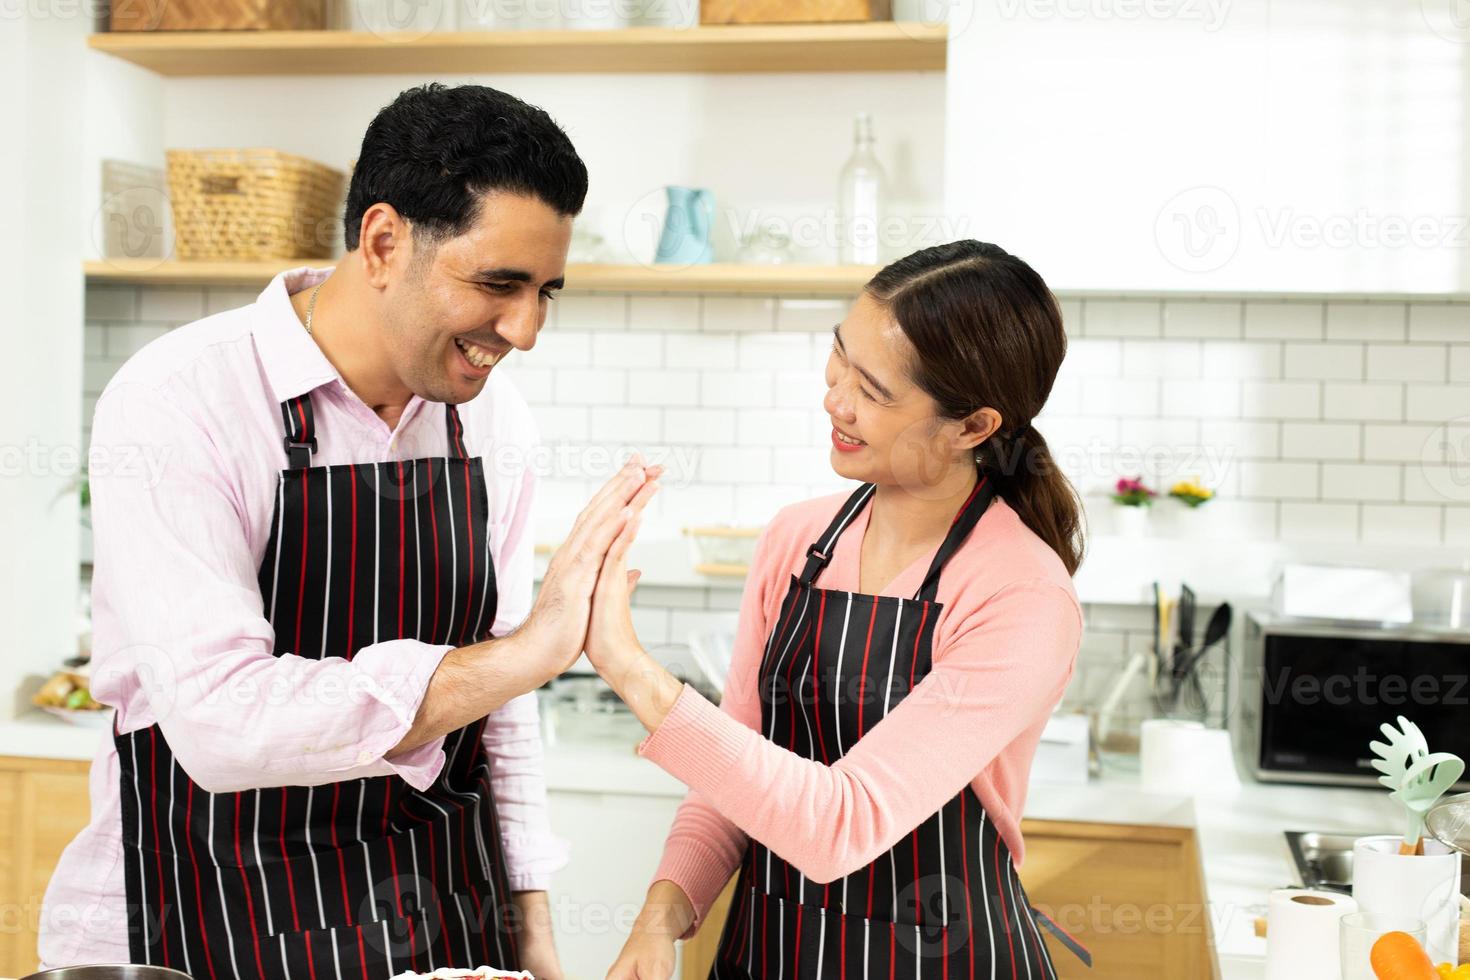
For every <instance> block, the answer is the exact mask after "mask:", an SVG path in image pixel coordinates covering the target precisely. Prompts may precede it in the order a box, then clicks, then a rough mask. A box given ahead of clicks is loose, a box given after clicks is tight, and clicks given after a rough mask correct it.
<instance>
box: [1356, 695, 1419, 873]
mask: <svg viewBox="0 0 1470 980" xmlns="http://www.w3.org/2000/svg"><path fill="white" fill-rule="evenodd" d="M1398 722H1399V727H1398V728H1394V727H1393V726H1392V725H1390V724H1389V723H1388V722H1384V723H1383V724H1382V725H1381V726H1379V731H1381V732H1383V737H1384V738H1386V739H1388V741H1387V742H1378V741H1373V742H1369V743H1368V748H1370V749H1372V750H1373V754H1374V755H1375V756H1376V757H1377V758H1375V759H1372V760H1370V764H1371V765H1372V766H1373V768H1374V769H1377V770H1378V771H1379V772H1380V773H1382V774H1383V775H1381V776H1379V777H1378V781H1379V782H1380V783H1381V784H1383V785H1384V786H1386V787H1388V789H1389V790H1391V791H1392V793H1393V797H1394V799H1395V800H1396V801H1397V802H1398V803H1399V805H1400V806H1402V807H1404V813H1405V816H1406V817H1407V818H1408V821H1409V823H1408V826H1409V827H1410V829H1411V830H1413V828H1414V827H1415V826H1416V825H1417V824H1416V821H1417V820H1418V817H1417V815H1416V814H1415V812H1414V811H1413V810H1411V809H1410V808H1409V804H1408V803H1407V802H1406V801H1405V799H1404V797H1402V796H1401V795H1400V794H1399V787H1400V786H1402V785H1403V784H1404V776H1405V774H1407V773H1408V771H1409V770H1410V769H1411V768H1412V767H1413V766H1414V764H1415V763H1416V762H1418V761H1419V760H1420V759H1422V758H1424V757H1425V756H1426V755H1428V754H1429V743H1428V742H1427V741H1426V740H1425V738H1424V733H1423V732H1422V731H1420V730H1419V726H1418V725H1416V724H1414V723H1413V722H1412V721H1410V720H1409V719H1407V718H1405V717H1404V716H1403V715H1399V717H1398ZM1418 840H1419V838H1418V835H1417V833H1416V834H1415V835H1414V840H1413V841H1410V840H1409V839H1408V836H1407V835H1406V836H1405V838H1404V844H1405V846H1407V847H1410V848H1412V847H1413V846H1414V845H1415V844H1417V843H1418Z"/></svg>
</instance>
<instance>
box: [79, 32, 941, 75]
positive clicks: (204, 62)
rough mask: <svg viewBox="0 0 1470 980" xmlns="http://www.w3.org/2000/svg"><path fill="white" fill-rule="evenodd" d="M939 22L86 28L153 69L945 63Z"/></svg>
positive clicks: (537, 69) (102, 47)
mask: <svg viewBox="0 0 1470 980" xmlns="http://www.w3.org/2000/svg"><path fill="white" fill-rule="evenodd" d="M947 38H948V28H947V27H946V26H945V25H942V24H941V25H928V24H921V23H896V22H893V21H880V22H874V23H863V24H810V25H808V24H803V25H797V26H790V25H779V26H778V25H771V26H765V25H748V26H747V25H741V26H721V27H698V28H692V29H689V30H679V29H675V28H666V27H633V28H628V29H625V30H617V31H462V32H449V33H430V34H425V35H422V36H420V35H417V34H402V35H394V34H384V35H379V34H374V33H371V32H365V31H364V32H357V31H218V32H206V31H197V32H196V31H158V32H137V33H133V32H118V33H101V34H94V35H92V36H91V38H90V39H89V40H88V43H89V44H90V46H91V47H92V48H93V50H96V51H103V52H106V53H107V54H110V55H114V56H116V57H119V58H123V59H125V60H127V61H131V62H132V63H134V64H136V65H140V66H142V67H144V68H147V69H150V70H152V71H156V72H158V73H159V74H160V75H171V76H184V75H365V74H373V75H383V74H394V73H406V74H422V73H429V74H432V75H434V76H439V75H452V74H466V73H476V74H481V73H491V72H493V73H497V74H498V73H512V72H516V73H519V72H529V73H536V74H548V73H588V72H836V71H943V70H944V67H945V59H946V44H945V41H946V39H947Z"/></svg>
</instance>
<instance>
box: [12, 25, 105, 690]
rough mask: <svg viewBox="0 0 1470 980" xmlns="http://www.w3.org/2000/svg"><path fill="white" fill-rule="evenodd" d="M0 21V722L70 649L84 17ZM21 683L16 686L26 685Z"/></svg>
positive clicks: (73, 586)
mask: <svg viewBox="0 0 1470 980" xmlns="http://www.w3.org/2000/svg"><path fill="white" fill-rule="evenodd" d="M29 10H30V12H29V14H28V15H27V16H26V17H25V18H24V19H8V20H5V21H4V22H0V91H3V92H4V93H5V95H6V97H5V98H4V99H3V100H0V132H3V133H4V134H5V150H4V152H0V186H4V187H7V188H10V189H11V191H12V194H11V206H10V208H9V211H8V215H7V218H8V220H7V226H6V229H5V234H4V235H0V294H3V295H4V296H5V307H4V312H3V314H0V324H3V329H4V337H5V348H6V356H5V357H4V358H3V359H0V542H3V547H4V552H5V558H4V562H3V563H0V623H4V624H5V640H4V644H5V650H4V654H3V656H0V691H3V692H5V697H4V700H0V719H6V718H9V717H11V716H12V715H13V714H14V713H15V709H16V704H15V702H14V701H12V700H11V699H12V698H13V697H17V696H18V695H19V693H20V690H21V684H20V683H19V681H20V679H21V678H22V677H25V676H27V675H28V674H33V673H39V672H45V671H49V670H50V669H51V668H52V667H54V666H55V664H56V662H57V661H58V660H60V659H61V658H63V657H65V656H69V655H70V654H71V653H72V652H74V650H75V647H76V639H75V635H76V634H75V626H74V623H75V608H76V594H77V589H76V583H77V497H76V493H75V491H74V489H72V488H71V484H72V482H73V481H74V479H75V477H76V473H77V468H78V464H79V455H80V444H79V443H80V433H81V425H80V409H81V398H82V377H81V364H82V316H83V313H82V277H81V271H80V268H79V263H80V261H81V250H82V249H81V237H80V235H79V234H78V228H79V227H80V226H81V224H82V220H81V218H82V211H83V207H84V206H83V204H82V196H83V185H82V182H83V174H82V164H81V159H82V139H81V128H80V127H79V126H77V125H75V124H74V123H70V122H68V120H67V119H66V117H65V113H66V112H68V111H70V109H69V107H71V108H74V107H76V106H79V105H81V104H82V69H81V53H82V50H83V44H84V38H85V37H86V34H87V32H88V31H89V30H90V29H91V22H90V19H89V18H87V17H84V16H83V13H82V12H81V11H79V10H78V9H76V8H75V7H72V8H65V9H64V8H62V7H60V6H46V5H40V6H39V7H32V8H29ZM29 689H30V688H27V690H29Z"/></svg>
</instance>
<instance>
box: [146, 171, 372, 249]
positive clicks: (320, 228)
mask: <svg viewBox="0 0 1470 980" xmlns="http://www.w3.org/2000/svg"><path fill="white" fill-rule="evenodd" d="M343 180H344V177H343V175H342V174H341V173H340V172H339V171H336V170H333V169H332V168H330V167H326V166H323V165H322V164H320V163H317V162H316V161H314V160H308V159H306V158H304V157H298V156H292V155H291V154H289V153H282V152H280V151H279V150H169V151H168V189H169V197H170V198H171V200H172V205H173V215H174V241H175V247H174V254H175V255H176V256H178V257H179V258H180V259H319V258H327V257H329V256H331V255H332V254H333V249H334V247H335V245H336V243H337V240H338V239H339V238H340V235H339V234H338V232H340V228H339V226H338V219H339V217H340V214H339V212H340V209H341V207H342V195H343V186H342V185H343Z"/></svg>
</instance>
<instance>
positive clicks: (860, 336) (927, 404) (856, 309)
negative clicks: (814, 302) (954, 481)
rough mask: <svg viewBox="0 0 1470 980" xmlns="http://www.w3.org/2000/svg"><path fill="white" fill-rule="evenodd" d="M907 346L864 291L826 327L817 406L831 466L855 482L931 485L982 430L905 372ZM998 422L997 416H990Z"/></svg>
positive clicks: (918, 487) (909, 486)
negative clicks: (823, 417) (827, 348)
mask: <svg viewBox="0 0 1470 980" xmlns="http://www.w3.org/2000/svg"><path fill="white" fill-rule="evenodd" d="M915 356H916V355H915V352H914V348H913V345H912V344H910V343H909V340H908V338H907V337H905V336H904V333H903V330H902V328H900V327H899V325H898V324H897V322H895V321H894V319H893V317H892V315H891V314H890V313H889V312H888V310H887V309H886V308H885V307H884V306H883V305H882V304H881V303H879V302H878V301H877V300H875V299H873V298H872V297H871V296H869V295H868V294H867V293H864V294H862V295H861V296H860V297H859V298H858V301H857V302H856V303H855V304H853V307H852V309H851V310H850V311H849V312H848V315H847V319H845V320H843V321H842V323H840V324H838V325H837V327H836V329H835V330H834V331H833V336H832V351H831V353H830V354H829V355H828V357H827V372H826V380H827V396H826V397H825V398H824V399H823V400H822V405H823V407H824V408H825V409H826V410H827V415H828V416H829V417H830V419H831V422H832V436H831V438H832V468H833V469H834V470H836V471H837V473H838V475H839V476H843V477H846V478H848V479H850V480H858V481H860V482H863V483H877V484H885V485H886V484H897V485H900V486H902V487H904V488H905V489H907V490H909V491H910V492H917V491H922V490H924V489H926V488H932V487H935V486H937V485H939V483H940V482H941V481H942V480H943V478H944V477H945V475H947V474H948V473H949V472H950V471H951V469H952V468H953V467H954V466H955V465H957V464H959V463H963V462H965V461H966V459H967V458H968V457H969V456H971V455H972V454H973V451H974V446H975V445H978V443H979V442H981V441H983V439H984V438H985V437H986V436H988V435H989V433H988V432H987V433H985V434H984V435H979V434H978V433H976V432H974V431H973V430H972V429H971V428H970V427H968V426H967V425H966V423H965V422H964V420H950V419H941V418H939V406H938V405H937V403H936V402H935V401H934V399H933V398H932V397H930V396H929V394H928V393H927V392H925V391H924V390H923V389H921V388H919V387H918V385H916V384H915V383H914V382H913V380H912V379H911V377H910V370H909V365H910V364H911V363H912V359H913V358H914V357H915ZM997 421H998V420H997Z"/></svg>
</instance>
